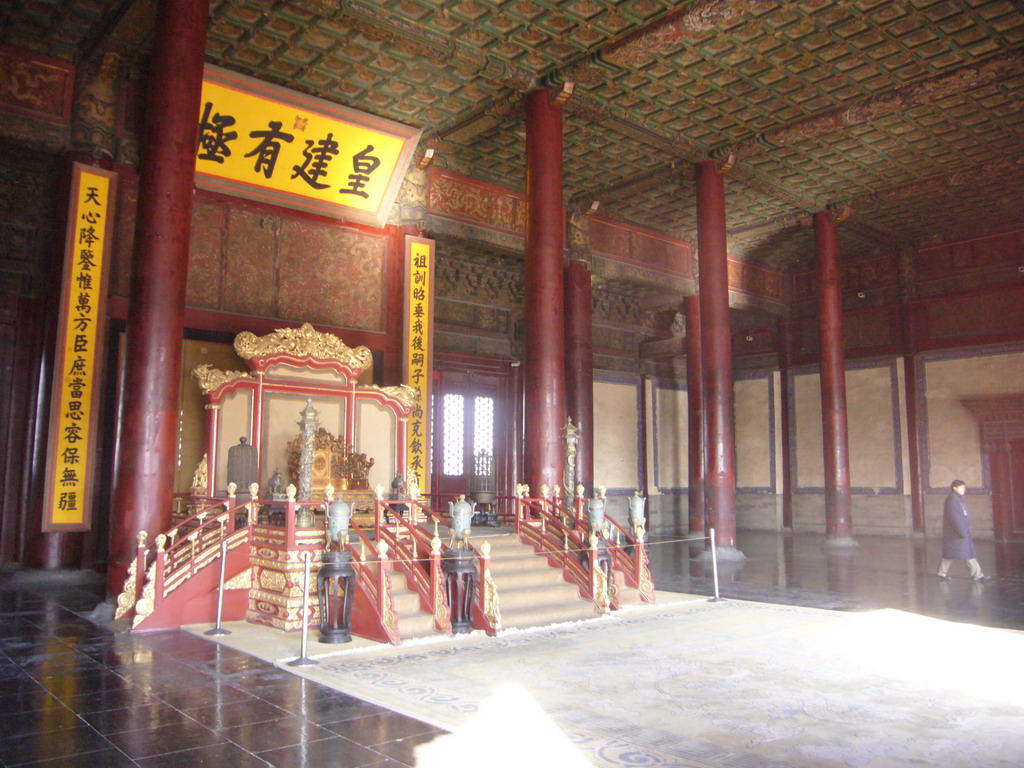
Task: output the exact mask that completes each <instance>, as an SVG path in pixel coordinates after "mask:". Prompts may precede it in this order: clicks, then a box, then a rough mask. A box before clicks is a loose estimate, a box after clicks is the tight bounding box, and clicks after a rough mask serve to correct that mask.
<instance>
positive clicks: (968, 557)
mask: <svg viewBox="0 0 1024 768" xmlns="http://www.w3.org/2000/svg"><path fill="white" fill-rule="evenodd" d="M949 488H950V491H949V495H948V496H947V497H946V503H945V505H944V506H943V508H942V562H941V563H940V564H939V573H938V577H939V578H940V579H948V578H949V575H948V574H949V566H950V565H951V564H952V562H953V561H954V560H964V561H966V563H967V569H968V570H969V571H970V573H971V578H972V579H974V580H975V581H985V580H986V576H985V575H984V574H982V572H981V566H980V565H978V560H977V555H976V554H975V552H974V539H972V538H971V518H970V517H969V516H968V514H967V505H966V504H964V498H963V497H964V493H965V492H966V491H967V484H966V483H965V482H964V481H963V480H954V481H953V482H952V483H950V486H949Z"/></svg>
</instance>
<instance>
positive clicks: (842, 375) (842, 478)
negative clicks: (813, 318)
mask: <svg viewBox="0 0 1024 768" xmlns="http://www.w3.org/2000/svg"><path fill="white" fill-rule="evenodd" d="M814 244H815V249H816V250H817V254H818V281H819V283H820V285H819V312H818V329H819V337H820V342H821V425H822V439H823V450H824V452H825V543H826V544H828V545H833V546H849V545H853V544H855V542H854V541H853V537H852V532H853V527H852V520H851V518H850V448H849V437H848V433H847V424H846V359H845V354H844V352H843V304H842V295H841V293H840V284H839V236H838V232H837V227H836V222H835V219H833V218H832V214H831V213H829V212H827V211H819V212H818V213H816V214H814Z"/></svg>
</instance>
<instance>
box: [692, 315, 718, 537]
mask: <svg viewBox="0 0 1024 768" xmlns="http://www.w3.org/2000/svg"><path fill="white" fill-rule="evenodd" d="M703 371H704V367H703V366H702V365H701V344H700V296H687V297H686V412H687V420H686V421H687V446H688V450H687V456H688V459H687V464H688V469H689V481H688V484H687V485H688V488H687V503H688V505H689V506H688V518H689V532H690V533H702V532H703V531H704V432H705V429H704V427H705V425H704V377H703ZM716 533H717V532H716Z"/></svg>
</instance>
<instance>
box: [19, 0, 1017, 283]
mask: <svg viewBox="0 0 1024 768" xmlns="http://www.w3.org/2000/svg"><path fill="white" fill-rule="evenodd" d="M154 2H155V0H124V1H123V2H122V1H121V0H12V1H11V2H8V3H6V4H5V7H4V9H3V10H2V11H0V42H3V43H5V44H8V45H16V46H20V47H25V48H29V49H31V50H33V51H35V52H37V53H40V54H44V55H48V56H52V57H55V58H59V59H64V60H69V61H75V62H79V61H81V60H83V59H87V58H88V57H89V56H92V55H95V53H96V52H97V51H98V50H99V49H100V48H103V47H115V48H118V49H119V50H121V51H124V52H128V53H129V55H132V54H134V55H137V56H138V57H139V59H140V61H143V62H144V57H145V55H146V53H147V49H148V45H149V42H148V41H149V39H150V37H151V24H152V21H151V20H152V18H153V7H154ZM1022 7H1024V4H1022V3H1020V2H1015V1H1014V0H962V1H960V2H953V1H952V0H789V1H783V0H690V1H689V2H669V1H668V0H621V1H618V2H616V0H384V1H382V2H372V1H371V0H211V5H210V9H211V15H210V22H209V28H208V29H209V32H208V42H207V59H208V61H210V62H211V63H214V64H217V65H220V66H222V67H227V68H229V69H233V70H236V71H239V72H242V73H244V74H247V75H251V76H254V77H257V78H261V79H264V80H267V81H270V82H273V83H278V84H281V85H285V86H288V87H291V88H295V89H298V90H300V91H303V92H306V93H310V94H314V95H316V96H319V97H321V98H325V99H328V100H331V101H334V102H337V103H339V104H343V105H345V106H348V107H352V108H355V109H359V110H363V111H367V112H371V113H374V114H378V115H381V116H384V117H387V118H390V119H393V120H398V121H401V122H404V123H408V124H410V125H413V126H416V127H418V128H423V129H425V141H427V142H429V143H430V144H431V145H432V146H434V147H435V148H436V151H437V152H436V156H435V157H436V159H435V163H436V164H437V165H438V166H439V167H442V168H449V169H452V170H457V171H459V172H462V173H466V174H469V175H472V176H475V177H477V178H480V179H483V180H486V181H490V182H493V183H497V184H502V185H505V186H508V187H511V188H514V189H522V188H523V186H524V166H525V145H526V126H525V123H524V119H523V114H522V99H523V96H524V95H525V94H526V93H528V92H529V91H531V90H533V89H535V88H538V87H547V88H551V89H552V91H553V92H558V91H559V90H561V89H563V88H565V87H566V86H565V84H566V83H571V84H572V89H573V93H572V95H571V97H570V98H569V100H568V101H567V102H566V103H565V105H564V107H563V110H564V115H565V139H564V190H565V195H566V198H567V199H570V200H573V201H579V202H588V203H589V201H594V200H596V201H598V202H600V205H601V207H600V210H601V215H602V216H608V217H612V218H618V219H620V220H623V221H625V222H630V223H634V224H638V225H641V226H643V227H647V228H649V229H653V230H655V231H658V232H663V233H667V234H672V235H674V236H686V237H692V236H693V233H694V231H695V230H696V222H695V212H694V195H693V184H692V175H693V174H692V165H693V163H695V162H698V161H702V160H706V159H709V158H712V159H716V160H718V161H720V162H722V163H723V164H725V165H731V166H733V167H732V170H731V171H730V172H729V173H728V174H727V176H726V202H727V209H728V214H727V215H728V227H729V230H730V237H729V245H730V249H731V252H732V253H733V255H734V256H735V257H737V258H741V259H749V260H752V261H754V262H757V263H760V264H767V265H773V266H776V267H779V268H782V269H792V268H806V266H807V265H808V264H809V263H810V262H811V255H812V254H813V239H812V238H811V235H810V230H809V229H808V228H807V227H805V226H803V225H802V223H801V222H804V221H806V219H807V217H808V216H809V215H811V214H813V213H814V212H815V211H819V210H823V209H825V208H826V207H827V206H829V207H835V208H839V209H845V210H848V211H849V212H852V213H851V216H850V218H849V219H848V220H847V222H848V223H844V224H843V225H842V228H841V245H842V249H843V255H844V258H853V257H856V256H859V255H864V254H868V253H873V252H875V251H878V250H879V249H885V248H896V247H904V246H906V245H908V244H914V243H925V242H928V243H931V242H936V241H940V242H941V241H943V240H955V239H958V238H961V237H964V236H973V235H976V234H978V233H985V232H992V231H998V230H1000V229H1005V228H1008V227H1013V226H1020V225H1021V224H1022V223H1024V217H1022V214H1021V211H1022V210H1024V208H1022V205H1021V203H1022V202H1024V200H1022V197H1024V191H1022V190H1024V168H1022V163H1024V108H1022V107H1024V12H1022ZM147 23H148V26H147Z"/></svg>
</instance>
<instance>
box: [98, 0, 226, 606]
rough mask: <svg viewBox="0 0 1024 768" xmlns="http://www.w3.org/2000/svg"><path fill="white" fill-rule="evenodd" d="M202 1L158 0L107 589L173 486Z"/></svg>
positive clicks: (117, 581)
mask: <svg viewBox="0 0 1024 768" xmlns="http://www.w3.org/2000/svg"><path fill="white" fill-rule="evenodd" d="M208 15H209V2H208V0H160V2H159V5H158V7H157V19H156V24H155V26H154V28H155V30H156V40H155V41H154V46H153V56H152V59H151V63H150V73H149V92H148V96H147V102H146V133H145V136H144V139H143V143H142V163H141V169H140V174H139V202H138V210H137V213H136V228H135V249H136V252H135V260H134V263H133V274H132V293H131V305H130V308H129V311H128V325H127V330H126V333H125V357H126V359H127V371H126V376H125V392H124V397H125V407H124V414H125V416H124V423H123V430H124V432H123V434H122V435H121V440H120V447H121V451H120V456H119V457H118V461H120V463H121V467H120V472H119V486H118V488H117V489H116V497H115V502H114V510H113V516H112V519H111V547H110V566H109V568H108V571H107V591H108V593H110V594H117V593H118V592H119V591H120V589H121V584H122V582H123V581H124V577H125V573H126V571H127V568H128V563H129V561H130V560H131V557H132V555H133V554H134V550H135V535H136V533H137V532H138V531H139V530H140V529H141V530H146V531H148V532H149V534H150V535H151V536H152V535H154V534H156V533H159V532H161V531H162V530H163V528H165V527H166V523H167V518H168V515H169V512H170V508H171V497H172V495H173V491H174V465H175V443H176V438H177V423H178V382H179V379H180V377H181V336H182V325H183V318H184V309H185V280H186V277H187V273H188V249H189V230H190V224H191V220H192V188H193V183H194V179H195V152H196V139H197V130H198V123H199V99H200V93H201V88H202V76H203V57H204V55H205V51H206V21H207V16H208Z"/></svg>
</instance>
